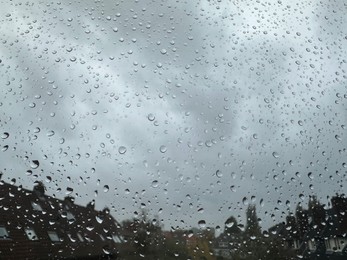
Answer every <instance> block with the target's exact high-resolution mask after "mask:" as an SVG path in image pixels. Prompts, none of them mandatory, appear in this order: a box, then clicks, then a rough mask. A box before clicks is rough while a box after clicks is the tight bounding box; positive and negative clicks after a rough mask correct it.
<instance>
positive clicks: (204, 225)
mask: <svg viewBox="0 0 347 260" xmlns="http://www.w3.org/2000/svg"><path fill="white" fill-rule="evenodd" d="M198 225H199V227H200V228H205V227H206V221H205V220H199V222H198Z"/></svg>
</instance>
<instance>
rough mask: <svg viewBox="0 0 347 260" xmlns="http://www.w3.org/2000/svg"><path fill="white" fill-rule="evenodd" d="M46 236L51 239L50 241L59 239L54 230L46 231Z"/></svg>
mask: <svg viewBox="0 0 347 260" xmlns="http://www.w3.org/2000/svg"><path fill="white" fill-rule="evenodd" d="M47 234H48V236H49V239H50V240H51V241H52V242H59V241H60V239H59V236H58V234H57V233H56V232H54V231H48V232H47Z"/></svg>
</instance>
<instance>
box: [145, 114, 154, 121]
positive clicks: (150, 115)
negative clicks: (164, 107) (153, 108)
mask: <svg viewBox="0 0 347 260" xmlns="http://www.w3.org/2000/svg"><path fill="white" fill-rule="evenodd" d="M147 118H148V120H149V121H154V119H155V116H154V115H153V114H152V113H151V114H148V116H147Z"/></svg>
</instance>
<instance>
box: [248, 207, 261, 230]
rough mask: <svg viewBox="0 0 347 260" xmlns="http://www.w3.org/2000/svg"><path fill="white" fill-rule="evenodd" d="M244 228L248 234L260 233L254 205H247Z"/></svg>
mask: <svg viewBox="0 0 347 260" xmlns="http://www.w3.org/2000/svg"><path fill="white" fill-rule="evenodd" d="M246 221H247V222H246V230H245V233H246V234H247V235H248V236H259V235H260V234H261V228H260V225H259V221H258V217H257V212H256V207H255V205H252V204H251V205H249V206H248V208H247V211H246Z"/></svg>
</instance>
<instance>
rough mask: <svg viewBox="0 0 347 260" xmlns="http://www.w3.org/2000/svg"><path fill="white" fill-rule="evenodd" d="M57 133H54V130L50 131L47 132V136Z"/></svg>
mask: <svg viewBox="0 0 347 260" xmlns="http://www.w3.org/2000/svg"><path fill="white" fill-rule="evenodd" d="M54 134H55V133H54V131H49V132H48V133H47V136H48V137H51V136H53V135H54Z"/></svg>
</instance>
